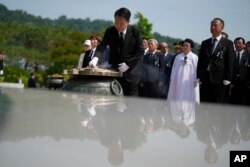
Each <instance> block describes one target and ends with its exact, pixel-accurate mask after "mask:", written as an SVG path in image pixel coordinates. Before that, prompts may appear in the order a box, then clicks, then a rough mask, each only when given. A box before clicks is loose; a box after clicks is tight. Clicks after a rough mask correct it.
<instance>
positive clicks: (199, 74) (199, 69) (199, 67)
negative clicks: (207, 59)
mask: <svg viewBox="0 0 250 167" xmlns="http://www.w3.org/2000/svg"><path fill="white" fill-rule="evenodd" d="M204 49H205V47H204V42H202V44H201V48H200V53H199V59H198V64H197V73H196V74H197V77H196V78H197V79H200V80H202V71H203V64H204V63H203V61H204V60H203V59H204V52H205V50H204Z"/></svg>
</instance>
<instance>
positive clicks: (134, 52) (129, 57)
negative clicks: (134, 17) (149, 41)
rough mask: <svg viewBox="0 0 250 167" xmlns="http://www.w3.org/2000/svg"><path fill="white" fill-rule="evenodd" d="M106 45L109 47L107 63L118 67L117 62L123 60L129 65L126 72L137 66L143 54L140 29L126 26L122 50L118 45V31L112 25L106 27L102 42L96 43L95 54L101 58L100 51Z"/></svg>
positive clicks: (102, 50)
mask: <svg viewBox="0 0 250 167" xmlns="http://www.w3.org/2000/svg"><path fill="white" fill-rule="evenodd" d="M107 45H109V48H110V57H109V63H110V64H111V65H112V67H113V68H115V69H116V68H118V64H120V63H123V62H125V63H126V64H127V65H128V66H129V70H128V71H126V72H127V73H129V72H131V71H132V70H133V68H134V67H135V66H137V64H138V62H139V60H140V58H141V56H143V54H144V49H143V44H142V38H141V34H140V31H139V30H138V29H137V28H135V27H133V26H128V28H127V32H126V35H125V41H124V46H123V50H122V51H121V50H120V47H119V33H118V31H117V30H116V28H115V27H114V26H112V27H110V28H108V29H107V30H106V32H105V34H104V37H103V40H102V42H101V43H100V44H99V45H98V47H97V49H96V52H95V56H97V57H98V58H99V59H101V58H102V53H103V52H104V51H105V49H106V47H107Z"/></svg>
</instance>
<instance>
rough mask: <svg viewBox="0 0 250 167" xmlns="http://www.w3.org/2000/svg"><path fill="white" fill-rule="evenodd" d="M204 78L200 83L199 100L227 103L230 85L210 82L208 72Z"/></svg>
mask: <svg viewBox="0 0 250 167" xmlns="http://www.w3.org/2000/svg"><path fill="white" fill-rule="evenodd" d="M204 78H205V79H204V81H202V84H201V85H200V100H201V101H202V102H211V103H228V102H229V100H228V99H229V88H230V86H229V85H227V86H225V85H224V84H223V83H219V84H217V83H211V81H210V78H209V72H207V73H206V76H205V77H204Z"/></svg>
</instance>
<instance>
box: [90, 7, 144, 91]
mask: <svg viewBox="0 0 250 167" xmlns="http://www.w3.org/2000/svg"><path fill="white" fill-rule="evenodd" d="M130 16H131V13H130V11H129V10H128V9H127V8H120V9H118V10H117V11H116V12H115V15H114V17H115V26H112V27H110V28H108V29H107V30H106V32H105V34H104V37H103V40H102V42H101V43H100V45H99V46H98V47H97V49H96V52H95V55H94V58H93V59H92V60H91V61H90V63H89V66H91V67H95V66H96V65H97V62H98V60H99V59H100V58H101V56H102V53H103V52H104V51H105V49H106V47H107V46H109V48H110V58H109V63H110V64H111V65H112V68H114V69H118V70H119V71H120V72H123V77H122V78H121V79H120V80H119V81H120V83H121V85H122V88H123V91H124V95H137V86H138V82H139V69H138V68H139V67H138V62H139V60H140V58H141V56H142V55H143V53H144V49H143V44H142V38H141V35H140V31H139V30H138V29H136V28H135V27H133V26H131V25H129V21H130Z"/></svg>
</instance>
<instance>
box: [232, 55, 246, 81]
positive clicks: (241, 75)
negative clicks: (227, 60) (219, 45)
mask: <svg viewBox="0 0 250 167" xmlns="http://www.w3.org/2000/svg"><path fill="white" fill-rule="evenodd" d="M248 57H249V56H248V55H247V53H246V52H245V51H244V52H243V54H242V56H241V59H240V62H238V61H237V57H236V52H234V55H233V83H235V82H237V81H239V80H241V81H246V80H247V79H248V68H249V67H248V59H249V58H248Z"/></svg>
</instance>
